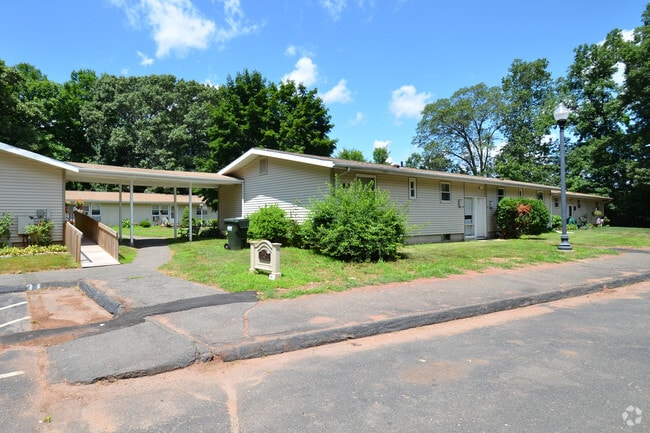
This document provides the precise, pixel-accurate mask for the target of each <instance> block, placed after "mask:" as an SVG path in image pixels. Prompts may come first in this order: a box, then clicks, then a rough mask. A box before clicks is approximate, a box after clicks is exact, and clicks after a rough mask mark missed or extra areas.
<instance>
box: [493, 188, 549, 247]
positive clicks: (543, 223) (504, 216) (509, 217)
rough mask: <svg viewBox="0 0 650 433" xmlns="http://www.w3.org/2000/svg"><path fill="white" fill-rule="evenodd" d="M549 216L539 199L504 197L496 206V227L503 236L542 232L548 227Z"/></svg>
mask: <svg viewBox="0 0 650 433" xmlns="http://www.w3.org/2000/svg"><path fill="white" fill-rule="evenodd" d="M550 217H551V214H550V213H549V211H548V209H547V208H546V206H545V205H544V203H543V202H542V201H541V200H535V199H530V198H513V197H505V198H503V199H502V200H501V201H500V202H499V205H498V206H497V227H499V229H500V230H501V236H502V237H504V238H518V237H520V236H521V235H539V234H542V233H544V232H545V231H546V230H547V229H548V222H549V220H550Z"/></svg>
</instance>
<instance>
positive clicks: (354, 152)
mask: <svg viewBox="0 0 650 433" xmlns="http://www.w3.org/2000/svg"><path fill="white" fill-rule="evenodd" d="M334 157H335V158H338V159H347V160H348V161H359V162H367V161H366V158H365V157H364V156H363V152H362V151H360V150H358V149H341V150H339V151H338V152H337V154H336V155H335V156H334Z"/></svg>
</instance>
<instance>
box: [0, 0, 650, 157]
mask: <svg viewBox="0 0 650 433" xmlns="http://www.w3.org/2000/svg"><path fill="white" fill-rule="evenodd" d="M645 4H646V2H645V1H637V0H618V1H614V0H569V1H567V0H563V1H559V0H546V1H525V0H517V1H515V0H493V1H478V0H474V1H467V0H455V1H438V0H58V1H43V0H20V1H9V2H5V4H3V7H2V25H1V26H0V59H2V60H4V61H5V63H6V64H8V65H14V64H16V63H20V62H26V63H30V64H32V65H34V66H36V67H37V68H39V69H40V70H41V71H42V72H43V73H44V74H46V75H47V76H48V78H49V79H51V80H53V81H56V82H59V83H63V82H65V81H67V80H68V79H69V78H70V73H71V72H72V71H74V70H77V69H92V70H94V71H96V72H97V73H98V74H101V73H109V74H114V75H149V74H173V75H175V76H176V77H178V78H183V79H186V80H190V79H191V80H196V81H199V82H203V83H211V84H215V85H219V84H223V83H224V82H225V80H226V77H227V76H228V75H231V76H235V75H236V74H237V73H238V72H241V71H243V70H244V69H245V68H248V69H249V70H257V71H259V72H261V73H262V75H263V76H264V77H265V78H267V79H268V80H270V81H273V82H276V83H277V82H280V81H281V80H285V79H294V80H295V81H298V82H303V83H304V84H305V85H306V86H307V87H309V88H317V89H318V92H319V95H320V96H321V97H322V98H323V99H324V101H325V102H326V105H327V107H328V108H329V110H330V114H331V116H332V123H334V124H335V127H334V129H333V131H332V133H331V134H330V135H331V137H332V138H336V139H338V141H339V142H338V145H337V150H340V149H343V148H346V149H359V150H361V151H363V153H364V155H365V156H366V158H369V159H370V158H372V151H373V148H374V147H375V146H382V145H388V150H389V152H390V156H391V159H392V160H393V161H395V162H399V161H405V160H406V159H407V158H408V156H409V155H410V154H411V153H412V152H413V151H414V150H415V149H414V148H413V146H412V145H411V140H412V138H413V136H414V135H415V129H416V126H417V123H418V120H419V118H420V111H421V109H422V107H423V106H424V104H426V103H429V102H433V101H435V100H436V99H439V98H447V97H449V96H451V94H452V93H453V92H454V91H456V90H458V89H460V88H462V87H468V86H472V85H475V84H478V83H481V82H484V83H486V84H487V85H490V86H494V85H499V84H500V81H501V78H502V77H504V76H505V75H506V73H507V70H508V67H509V66H510V64H511V63H512V61H513V60H514V59H516V58H520V59H523V60H526V61H532V60H535V59H538V58H546V59H548V60H549V62H550V67H549V69H550V71H551V72H552V74H553V77H554V78H557V77H559V76H563V75H565V74H566V71H567V68H568V67H569V65H570V64H571V63H572V61H573V50H574V48H576V47H578V46H579V45H581V44H592V43H598V42H599V41H602V40H603V39H604V38H605V36H606V34H607V33H608V32H609V31H611V30H613V29H615V28H618V29H621V30H631V29H633V28H635V27H637V26H639V25H640V24H641V15H642V13H643V11H644V9H645Z"/></svg>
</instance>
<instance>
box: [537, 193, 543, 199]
mask: <svg viewBox="0 0 650 433" xmlns="http://www.w3.org/2000/svg"><path fill="white" fill-rule="evenodd" d="M537 200H542V201H544V192H543V191H537Z"/></svg>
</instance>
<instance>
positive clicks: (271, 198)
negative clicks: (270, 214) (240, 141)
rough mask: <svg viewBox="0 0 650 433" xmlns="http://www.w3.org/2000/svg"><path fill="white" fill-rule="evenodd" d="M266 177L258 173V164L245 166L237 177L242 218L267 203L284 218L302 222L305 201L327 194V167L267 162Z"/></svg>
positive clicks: (305, 213) (306, 205)
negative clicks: (241, 181)
mask: <svg viewBox="0 0 650 433" xmlns="http://www.w3.org/2000/svg"><path fill="white" fill-rule="evenodd" d="M267 161H268V165H267V172H266V174H261V173H260V162H259V160H258V161H255V162H253V163H251V164H249V165H247V166H246V167H245V168H244V169H243V170H242V172H241V173H237V175H238V176H240V177H243V178H244V179H246V181H245V183H244V209H243V215H244V216H248V215H250V214H252V213H253V212H255V211H256V210H257V209H259V208H261V207H264V206H265V205H269V204H277V205H278V206H279V207H280V208H281V209H283V210H284V211H285V212H286V214H287V216H288V217H290V218H292V219H295V220H296V221H298V222H302V221H304V220H305V219H306V218H307V214H308V209H307V207H308V205H309V201H310V199H312V198H318V197H320V196H321V195H322V194H326V193H327V191H328V187H327V184H328V182H329V179H330V172H329V169H328V168H324V167H313V166H307V165H304V164H297V163H294V162H291V161H283V160H278V159H270V158H269V159H268V160H267Z"/></svg>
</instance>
